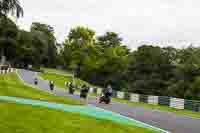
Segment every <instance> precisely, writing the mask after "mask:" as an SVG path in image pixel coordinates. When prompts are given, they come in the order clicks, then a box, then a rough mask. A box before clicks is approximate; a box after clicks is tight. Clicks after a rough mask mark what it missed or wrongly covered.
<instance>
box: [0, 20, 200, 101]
mask: <svg viewBox="0 0 200 133" xmlns="http://www.w3.org/2000/svg"><path fill="white" fill-rule="evenodd" d="M64 40H65V41H64V42H63V43H58V42H57V41H56V37H55V34H54V28H53V27H52V26H50V25H48V24H43V23H39V22H34V23H32V25H31V28H30V31H25V30H21V29H19V27H18V26H17V25H16V24H15V23H14V22H13V21H12V20H10V19H8V18H6V19H5V18H0V46H1V52H0V53H1V55H5V56H6V58H7V60H8V61H9V63H10V64H12V65H13V66H15V67H23V68H24V67H27V66H28V65H29V64H31V65H33V67H34V68H35V69H39V68H40V67H52V68H56V66H63V69H65V70H69V71H73V72H74V73H75V75H76V77H79V78H81V79H83V80H85V81H88V82H90V83H92V84H95V85H98V86H102V87H105V86H106V85H107V84H109V83H110V84H112V86H113V88H114V89H115V90H120V91H128V92H133V93H139V94H145V95H159V96H172V97H178V98H185V99H192V100H200V69H199V68H200V48H199V47H193V46H189V47H187V48H183V49H181V48H179V49H177V48H173V47H159V46H152V45H148V44H147V45H142V46H139V47H138V48H137V49H135V50H130V49H129V48H128V47H127V46H126V45H125V44H123V42H122V41H123V38H121V37H120V36H119V34H117V33H115V32H105V33H104V34H103V35H100V36H96V34H95V31H94V30H92V29H90V28H88V27H83V26H77V27H73V28H72V29H71V30H70V32H69V33H67V34H66V37H65V39H64ZM61 46H63V47H64V48H62V47H61ZM58 47H59V49H60V52H58V49H57V48H58Z"/></svg>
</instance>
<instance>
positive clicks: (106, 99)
mask: <svg viewBox="0 0 200 133" xmlns="http://www.w3.org/2000/svg"><path fill="white" fill-rule="evenodd" d="M111 96H112V93H109V92H108V93H106V94H104V95H102V96H101V97H100V98H99V103H105V104H109V103H110V102H111Z"/></svg>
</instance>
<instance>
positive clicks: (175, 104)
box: [170, 98, 185, 109]
mask: <svg viewBox="0 0 200 133" xmlns="http://www.w3.org/2000/svg"><path fill="white" fill-rule="evenodd" d="M184 104H185V100H184V99H180V98H170V107H172V108H176V109H184Z"/></svg>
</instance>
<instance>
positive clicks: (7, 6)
mask: <svg viewBox="0 0 200 133" xmlns="http://www.w3.org/2000/svg"><path fill="white" fill-rule="evenodd" d="M9 13H11V14H12V15H13V16H16V17H17V18H19V17H21V16H23V14H24V12H23V9H22V7H21V6H20V3H19V1H18V0H1V1H0V19H1V25H2V26H3V27H6V25H7V23H9V22H7V20H9V19H8V18H7V15H8V14H9ZM9 21H10V20H9ZM7 37H8V36H7ZM5 39H7V40H5ZM1 41H3V42H2V43H4V47H2V48H1V59H3V57H5V55H4V53H5V51H6V49H5V45H6V43H7V44H13V43H15V42H14V41H13V39H12V38H5V36H4V37H1Z"/></svg>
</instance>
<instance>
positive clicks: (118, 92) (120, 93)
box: [117, 91, 124, 99]
mask: <svg viewBox="0 0 200 133" xmlns="http://www.w3.org/2000/svg"><path fill="white" fill-rule="evenodd" d="M117 98H119V99H124V92H121V91H117Z"/></svg>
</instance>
